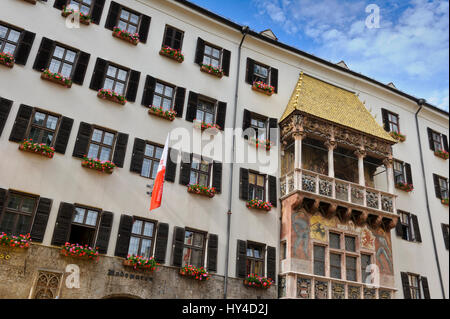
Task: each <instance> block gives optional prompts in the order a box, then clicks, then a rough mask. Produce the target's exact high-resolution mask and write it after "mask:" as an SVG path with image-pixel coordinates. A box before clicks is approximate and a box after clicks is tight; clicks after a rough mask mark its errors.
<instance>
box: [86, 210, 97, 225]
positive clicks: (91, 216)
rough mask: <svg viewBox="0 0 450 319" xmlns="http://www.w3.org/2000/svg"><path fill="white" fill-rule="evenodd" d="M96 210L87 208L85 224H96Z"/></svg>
mask: <svg viewBox="0 0 450 319" xmlns="http://www.w3.org/2000/svg"><path fill="white" fill-rule="evenodd" d="M97 216H98V212H96V211H93V210H89V211H88V214H87V217H86V225H90V226H95V225H97Z"/></svg>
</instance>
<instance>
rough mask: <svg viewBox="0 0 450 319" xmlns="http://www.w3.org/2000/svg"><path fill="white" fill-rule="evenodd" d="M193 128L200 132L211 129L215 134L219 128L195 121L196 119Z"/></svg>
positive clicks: (215, 125)
mask: <svg viewBox="0 0 450 319" xmlns="http://www.w3.org/2000/svg"><path fill="white" fill-rule="evenodd" d="M194 127H195V128H196V129H199V130H202V131H204V130H207V129H213V130H215V131H216V133H217V132H219V131H220V126H219V125H217V124H209V123H205V122H202V121H200V120H197V119H194Z"/></svg>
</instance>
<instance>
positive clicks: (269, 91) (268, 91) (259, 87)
mask: <svg viewBox="0 0 450 319" xmlns="http://www.w3.org/2000/svg"><path fill="white" fill-rule="evenodd" d="M252 90H253V91H257V92H260V93H263V94H265V95H268V96H272V95H273V94H274V93H275V89H274V87H273V86H270V85H267V84H265V83H262V82H253V85H252Z"/></svg>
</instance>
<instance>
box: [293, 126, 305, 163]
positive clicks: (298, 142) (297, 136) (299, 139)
mask: <svg viewBox="0 0 450 319" xmlns="http://www.w3.org/2000/svg"><path fill="white" fill-rule="evenodd" d="M293 135H294V140H295V163H294V169H301V168H302V143H303V139H304V138H305V133H303V132H295V133H294V134H293Z"/></svg>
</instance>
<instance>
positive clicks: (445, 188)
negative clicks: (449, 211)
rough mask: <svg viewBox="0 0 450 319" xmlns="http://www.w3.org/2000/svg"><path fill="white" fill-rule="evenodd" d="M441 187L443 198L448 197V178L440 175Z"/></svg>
mask: <svg viewBox="0 0 450 319" xmlns="http://www.w3.org/2000/svg"><path fill="white" fill-rule="evenodd" d="M439 188H440V190H441V198H448V181H447V179H446V178H442V177H439Z"/></svg>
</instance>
